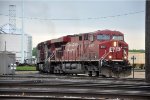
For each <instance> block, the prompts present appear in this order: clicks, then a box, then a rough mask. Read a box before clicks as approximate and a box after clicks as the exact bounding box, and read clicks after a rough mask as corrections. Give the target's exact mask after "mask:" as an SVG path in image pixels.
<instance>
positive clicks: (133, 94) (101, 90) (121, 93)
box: [0, 79, 150, 100]
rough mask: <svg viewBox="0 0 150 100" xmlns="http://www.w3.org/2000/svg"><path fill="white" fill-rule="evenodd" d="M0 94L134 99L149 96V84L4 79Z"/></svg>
mask: <svg viewBox="0 0 150 100" xmlns="http://www.w3.org/2000/svg"><path fill="white" fill-rule="evenodd" d="M0 98H3V99H6V98H7V99H8V98H18V99H21V98H27V99H41V98H45V99H62V100H63V99H70V100H73V99H76V100H77V99H100V100H104V98H134V99H135V100H138V99H139V100H144V99H145V100H149V99H150V84H148V83H145V82H140V80H136V81H124V80H113V79H111V80H106V79H101V80H100V79H99V80H87V79H84V80H83V79H82V80H80V79H79V80H77V79H76V80H70V79H65V80H63V79H49V80H40V79H39V80H1V81H0ZM134 99H132V100H134ZM123 100H124V99H123ZM128 100H129V99H128Z"/></svg>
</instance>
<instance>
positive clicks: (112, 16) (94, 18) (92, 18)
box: [0, 11, 145, 20]
mask: <svg viewBox="0 0 150 100" xmlns="http://www.w3.org/2000/svg"><path fill="white" fill-rule="evenodd" d="M144 12H145V11H137V12H129V13H124V14H117V15H110V16H102V17H89V18H48V19H44V18H38V17H24V18H25V19H30V20H98V19H106V18H115V17H121V16H128V15H134V14H139V13H144ZM0 16H9V15H5V14H0ZM16 18H22V17H17V16H16Z"/></svg>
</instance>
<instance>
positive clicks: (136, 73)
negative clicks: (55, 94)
mask: <svg viewBox="0 0 150 100" xmlns="http://www.w3.org/2000/svg"><path fill="white" fill-rule="evenodd" d="M15 74H17V75H19V74H21V75H22V74H23V75H26V74H28V75H29V74H30V75H33V74H39V72H38V71H16V72H15ZM127 78H133V73H132V74H131V75H130V76H128V77H127ZM134 78H145V72H144V71H141V72H140V71H138V72H136V71H135V72H134Z"/></svg>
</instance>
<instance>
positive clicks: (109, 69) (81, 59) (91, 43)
mask: <svg viewBox="0 0 150 100" xmlns="http://www.w3.org/2000/svg"><path fill="white" fill-rule="evenodd" d="M37 70H39V71H42V72H48V73H51V74H56V73H57V74H85V73H88V75H89V76H92V75H95V76H99V75H102V76H105V77H112V76H124V77H125V76H129V75H130V74H131V66H130V64H129V62H128V44H127V43H126V42H125V41H124V35H123V33H121V32H119V31H111V30H102V31H101V30H98V31H95V32H89V33H82V34H75V35H67V36H63V37H61V38H58V39H52V40H48V41H45V42H41V43H39V44H38V45H37Z"/></svg>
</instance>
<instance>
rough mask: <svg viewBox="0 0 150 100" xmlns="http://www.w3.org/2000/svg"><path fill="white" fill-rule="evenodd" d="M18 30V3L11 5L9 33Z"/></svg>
mask: <svg viewBox="0 0 150 100" xmlns="http://www.w3.org/2000/svg"><path fill="white" fill-rule="evenodd" d="M15 31H16V5H9V33H14V32H15Z"/></svg>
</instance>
